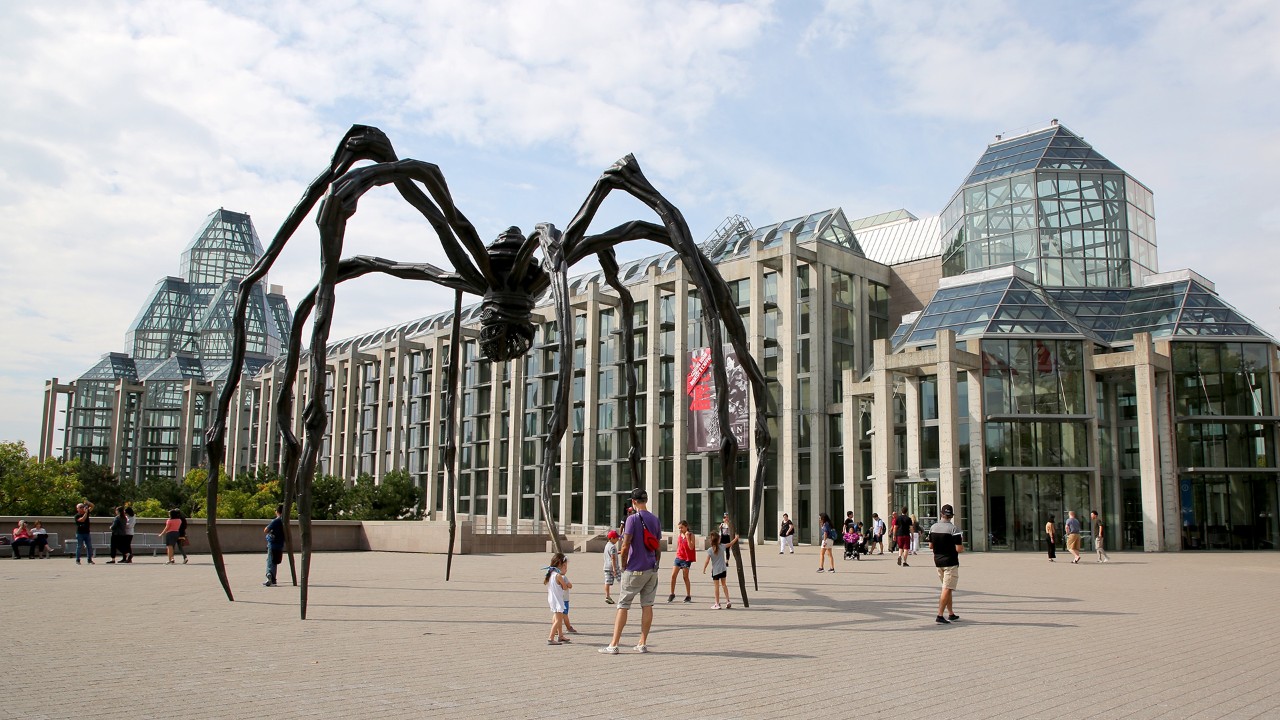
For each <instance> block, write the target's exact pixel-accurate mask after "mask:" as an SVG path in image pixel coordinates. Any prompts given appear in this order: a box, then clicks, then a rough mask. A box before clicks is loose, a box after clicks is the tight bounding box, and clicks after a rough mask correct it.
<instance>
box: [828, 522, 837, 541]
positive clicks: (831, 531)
mask: <svg viewBox="0 0 1280 720" xmlns="http://www.w3.org/2000/svg"><path fill="white" fill-rule="evenodd" d="M827 537H829V538H831V540H832V541H835V540H839V539H840V534H839V533H838V532H836V526H835V525H828V526H827Z"/></svg>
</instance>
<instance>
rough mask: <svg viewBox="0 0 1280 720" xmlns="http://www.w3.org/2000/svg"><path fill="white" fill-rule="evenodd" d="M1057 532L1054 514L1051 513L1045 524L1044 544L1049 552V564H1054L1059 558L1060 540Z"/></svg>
mask: <svg viewBox="0 0 1280 720" xmlns="http://www.w3.org/2000/svg"><path fill="white" fill-rule="evenodd" d="M1055 530H1056V528H1055V527H1054V525H1053V514H1052V513H1050V515H1049V520H1048V522H1046V523H1045V524H1044V544H1045V546H1046V547H1047V548H1048V550H1049V562H1054V561H1055V559H1056V558H1057V557H1058V539H1057V537H1056V533H1055Z"/></svg>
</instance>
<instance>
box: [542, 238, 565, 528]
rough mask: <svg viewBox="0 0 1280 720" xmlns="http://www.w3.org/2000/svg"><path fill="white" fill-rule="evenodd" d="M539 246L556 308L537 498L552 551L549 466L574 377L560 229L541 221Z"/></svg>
mask: <svg viewBox="0 0 1280 720" xmlns="http://www.w3.org/2000/svg"><path fill="white" fill-rule="evenodd" d="M533 237H535V238H537V240H538V242H539V244H540V245H541V246H542V253H543V256H544V258H545V259H544V261H543V262H544V263H545V264H546V265H547V268H548V269H549V270H550V271H551V302H552V305H553V306H554V307H555V313H556V324H557V330H558V331H559V332H558V338H557V340H558V342H557V347H556V351H557V353H559V356H560V363H559V365H560V368H559V371H558V376H557V379H556V402H555V405H553V406H552V415H551V424H550V426H549V427H548V428H547V436H546V440H544V441H543V447H542V466H541V468H540V470H539V478H540V479H539V482H538V501H539V504H541V506H542V519H543V520H545V521H546V523H547V534H548V535H549V536H550V537H551V550H552V552H557V553H558V552H561V549H560V532H559V530H558V529H557V527H556V513H555V509H554V508H553V507H552V506H551V473H552V467H553V466H554V465H555V463H556V462H557V461H558V460H559V459H560V443H561V441H563V440H564V433H565V430H566V428H568V426H569V405H570V385H571V383H572V379H573V352H572V334H573V333H572V328H573V326H572V325H571V324H570V319H571V318H570V314H569V279H568V276H567V271H568V264H567V263H565V260H564V247H563V245H562V244H561V235H560V231H559V230H557V229H556V228H555V226H554V225H551V224H550V223H540V224H538V225H537V226H536V228H535V229H534V232H533ZM560 480H561V481H563V480H564V470H563V468H562V469H561V471H560Z"/></svg>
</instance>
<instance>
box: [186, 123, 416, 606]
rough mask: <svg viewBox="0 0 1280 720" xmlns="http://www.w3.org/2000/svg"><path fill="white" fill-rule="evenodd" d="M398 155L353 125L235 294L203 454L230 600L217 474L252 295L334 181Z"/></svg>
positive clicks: (220, 570) (378, 135)
mask: <svg viewBox="0 0 1280 720" xmlns="http://www.w3.org/2000/svg"><path fill="white" fill-rule="evenodd" d="M395 157H396V156H395V151H394V150H393V149H392V147H391V142H390V141H389V140H388V139H387V136H386V135H384V134H383V133H382V131H381V130H378V129H377V128H372V127H368V126H365V125H353V126H351V129H350V130H348V131H347V134H346V135H345V136H343V138H342V141H341V142H340V143H338V147H337V149H336V150H335V151H334V153H333V159H332V160H331V161H330V163H329V167H328V168H327V169H326V170H324V171H323V172H321V173H320V175H318V176H317V177H316V178H315V180H313V181H311V184H310V185H308V186H307V190H306V192H305V193H304V194H303V196H302V198H301V199H300V200H299V201H298V203H297V205H295V206H294V208H293V210H292V211H291V212H290V213H289V216H288V217H287V218H286V219H285V222H284V223H283V224H282V225H281V226H280V229H279V231H277V232H276V235H275V237H274V238H272V241H271V244H270V245H269V246H268V247H267V250H266V252H264V253H263V254H262V257H260V258H258V261H257V262H256V263H254V265H253V267H252V268H250V270H249V273H248V274H247V275H245V277H244V279H243V280H241V281H240V286H239V292H238V293H237V294H236V305H235V310H234V312H233V313H232V316H231V317H232V342H231V365H230V369H229V370H228V372H227V382H226V385H224V386H223V388H222V393H221V394H220V395H219V398H218V405H217V409H216V410H215V413H214V418H213V421H212V422H211V423H210V425H209V430H208V431H207V432H206V438H205V453H206V457H207V459H208V466H209V468H208V469H209V478H208V484H207V487H206V514H207V515H208V522H207V524H206V526H205V527H206V533H207V535H208V539H209V551H210V554H211V555H212V557H213V566H214V570H215V571H216V572H217V574H218V581H219V582H220V583H221V584H222V590H223V592H225V593H226V595H227V599H228V600H235V598H234V596H233V595H232V593H231V585H230V583H229V582H228V580H227V570H226V565H225V564H224V563H223V559H222V544H221V542H220V541H219V540H218V524H217V523H218V472H219V470H220V469H221V467H222V465H223V462H224V461H225V460H226V450H227V448H226V431H227V416H228V414H229V413H230V409H231V401H232V397H233V396H234V395H235V390H236V387H237V386H238V385H239V384H240V375H241V373H242V372H243V370H244V353H245V346H246V344H247V338H246V324H247V321H246V317H247V315H248V307H249V294H250V291H251V290H252V288H253V286H254V285H255V284H257V283H258V281H260V280H262V278H264V277H266V275H267V272H268V271H269V270H270V269H271V267H272V265H274V264H275V261H276V259H277V258H278V257H279V256H280V253H281V251H283V250H284V246H285V244H286V243H288V241H289V239H290V238H291V237H292V236H293V233H294V232H295V231H297V229H298V226H299V225H301V224H302V221H303V219H305V218H306V216H307V214H308V213H310V212H311V209H312V207H314V206H315V204H316V202H317V201H319V199H320V198H321V196H323V195H324V193H325V191H327V190H328V188H329V186H330V185H331V184H332V183H333V181H334V180H335V179H337V178H338V177H341V176H342V175H343V174H344V173H346V172H347V170H349V169H350V168H351V166H352V165H353V164H355V163H356V162H359V161H361V160H376V161H386V160H395Z"/></svg>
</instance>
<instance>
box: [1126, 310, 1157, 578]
mask: <svg viewBox="0 0 1280 720" xmlns="http://www.w3.org/2000/svg"><path fill="white" fill-rule="evenodd" d="M1133 340H1134V348H1133V354H1134V359H1135V363H1134V368H1133V376H1134V381H1135V384H1136V386H1137V398H1136V403H1137V412H1138V466H1139V468H1140V470H1141V473H1142V479H1141V481H1140V482H1141V487H1142V535H1143V549H1144V550H1146V551H1147V552H1157V551H1159V550H1162V549H1163V548H1164V502H1163V499H1162V497H1161V482H1160V480H1161V478H1160V457H1159V452H1160V450H1159V447H1158V443H1159V431H1158V427H1157V416H1158V413H1159V405H1158V403H1157V400H1158V395H1157V393H1158V391H1159V389H1158V387H1157V385H1156V368H1155V365H1154V364H1153V352H1152V347H1151V336H1150V335H1148V334H1146V333H1140V334H1138V335H1135V336H1134V338H1133Z"/></svg>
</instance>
